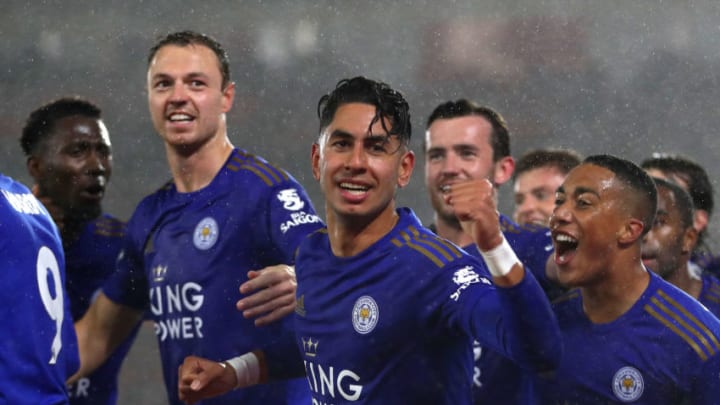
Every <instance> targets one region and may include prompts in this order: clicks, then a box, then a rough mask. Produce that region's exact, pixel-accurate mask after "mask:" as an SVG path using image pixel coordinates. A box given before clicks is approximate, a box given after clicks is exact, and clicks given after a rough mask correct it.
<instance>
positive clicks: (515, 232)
mask: <svg viewBox="0 0 720 405" xmlns="http://www.w3.org/2000/svg"><path fill="white" fill-rule="evenodd" d="M500 229H501V231H502V233H503V236H504V237H505V239H507V241H508V244H510V246H511V247H512V248H513V250H514V251H515V254H516V255H517V256H518V259H519V260H520V262H522V263H523V266H525V269H527V270H529V271H531V272H532V273H533V274H534V275H535V278H536V279H537V280H538V282H539V283H540V285H541V286H542V287H543V290H545V293H546V294H547V295H548V297H550V298H551V299H552V298H554V297H557V296H560V295H561V293H562V289H560V288H559V287H557V286H556V285H555V284H554V283H553V282H551V281H550V280H548V278H547V276H546V275H545V264H546V262H547V259H548V257H550V255H551V254H552V253H553V252H554V248H553V244H552V238H551V237H550V230H549V229H548V228H545V227H542V226H539V225H519V224H517V223H515V222H513V221H512V220H511V219H510V218H508V217H507V216H505V215H502V214H501V215H500ZM465 249H466V250H467V251H468V252H470V253H471V254H473V255H475V256H477V257H479V258H480V259H481V260H482V256H481V255H480V251H479V250H478V248H477V246H475V245H470V246H467V247H466V248H465ZM473 356H474V360H475V368H474V370H473V398H474V401H475V403H476V404H527V403H528V402H527V399H526V398H525V397H524V393H525V392H526V391H525V390H523V389H522V375H523V372H522V370H521V369H520V368H519V367H518V366H517V365H516V364H515V363H514V362H512V361H511V360H509V359H508V358H507V357H505V356H503V355H502V354H500V353H498V352H496V351H493V350H491V349H488V348H483V347H482V346H481V345H480V344H479V343H478V342H474V346H473Z"/></svg>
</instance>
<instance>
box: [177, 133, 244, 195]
mask: <svg viewBox="0 0 720 405" xmlns="http://www.w3.org/2000/svg"><path fill="white" fill-rule="evenodd" d="M232 150H233V145H232V144H231V143H230V139H228V137H227V134H225V133H223V134H222V135H221V136H215V137H213V138H212V139H211V140H210V141H208V142H206V143H204V144H202V145H200V146H198V147H197V148H193V149H192V150H188V149H183V148H182V147H178V146H175V145H169V144H167V143H166V144H165V151H166V154H167V159H168V164H169V165H170V171H171V173H172V176H173V181H174V182H175V187H176V188H177V190H178V191H179V192H181V193H189V192H193V191H197V190H200V189H202V188H204V187H206V186H207V185H208V184H210V182H211V181H212V180H213V179H214V178H215V176H216V175H217V173H218V172H219V171H220V169H221V168H222V166H223V165H224V164H225V162H226V161H227V159H228V157H229V156H230V154H231V153H232Z"/></svg>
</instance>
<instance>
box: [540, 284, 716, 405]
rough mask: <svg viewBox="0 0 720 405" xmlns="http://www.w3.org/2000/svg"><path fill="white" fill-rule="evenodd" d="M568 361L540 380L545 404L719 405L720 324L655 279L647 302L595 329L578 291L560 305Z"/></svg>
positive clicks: (557, 306) (557, 308)
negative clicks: (584, 309) (585, 311)
mask: <svg viewBox="0 0 720 405" xmlns="http://www.w3.org/2000/svg"><path fill="white" fill-rule="evenodd" d="M554 309H555V312H556V314H557V317H558V321H559V322H560V329H561V331H562V339H563V343H564V353H563V357H562V362H561V364H560V367H559V368H558V369H557V371H556V372H555V373H554V374H552V375H549V376H541V377H538V376H535V377H534V383H535V388H536V389H537V392H538V393H539V394H540V395H541V400H542V402H541V403H543V404H563V405H564V404H582V405H592V404H607V403H626V402H627V403H630V402H631V403H633V404H652V405H662V404H668V405H670V404H693V405H702V404H717V403H718V401H719V400H720V384H718V375H720V354H719V353H718V352H720V342H719V341H718V339H719V338H718V336H720V321H718V319H717V318H715V317H714V316H713V315H712V314H711V313H710V312H709V311H708V310H707V309H706V308H704V307H703V306H702V305H700V304H699V303H698V302H697V301H696V300H694V299H692V298H691V297H690V296H689V295H687V294H685V293H684V292H682V291H681V290H680V289H678V288H676V287H675V286H673V285H671V284H670V283H668V282H666V281H664V280H662V279H661V278H660V277H659V276H657V275H656V274H654V273H652V272H650V284H649V285H648V287H647V289H646V290H645V292H644V293H643V295H642V296H641V297H640V299H639V300H638V301H637V302H636V303H635V305H633V306H632V308H630V309H629V310H628V311H627V312H626V313H625V314H623V315H622V316H620V317H619V318H618V319H616V320H614V321H612V322H609V323H604V324H594V323H592V322H591V321H590V320H589V319H588V318H587V316H586V315H585V313H584V312H583V308H582V295H581V294H580V292H579V290H575V291H573V292H571V293H569V294H568V295H567V296H566V297H563V298H562V299H561V300H558V301H557V302H556V304H555V305H554Z"/></svg>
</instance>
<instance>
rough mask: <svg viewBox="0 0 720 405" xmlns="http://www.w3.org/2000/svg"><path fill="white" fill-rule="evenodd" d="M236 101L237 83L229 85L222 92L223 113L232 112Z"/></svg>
mask: <svg viewBox="0 0 720 405" xmlns="http://www.w3.org/2000/svg"><path fill="white" fill-rule="evenodd" d="M234 100H235V82H230V83H228V84H227V85H226V86H225V88H224V89H223V90H222V111H223V112H224V113H226V112H228V111H230V108H232V105H233V101H234Z"/></svg>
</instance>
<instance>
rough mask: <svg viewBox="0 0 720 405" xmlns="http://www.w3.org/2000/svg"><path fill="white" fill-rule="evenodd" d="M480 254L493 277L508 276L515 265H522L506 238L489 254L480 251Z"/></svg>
mask: <svg viewBox="0 0 720 405" xmlns="http://www.w3.org/2000/svg"><path fill="white" fill-rule="evenodd" d="M480 254H481V255H482V257H483V259H484V260H485V264H487V266H488V270H490V274H492V275H493V277H502V276H506V275H507V274H508V273H510V271H511V270H512V268H513V266H514V265H515V264H517V263H520V259H518V257H517V255H516V254H515V251H514V250H513V249H512V248H511V247H510V244H509V243H508V241H507V239H505V238H503V241H502V243H501V244H499V245H498V246H496V247H494V248H493V249H490V250H488V251H487V252H483V251H480Z"/></svg>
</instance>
